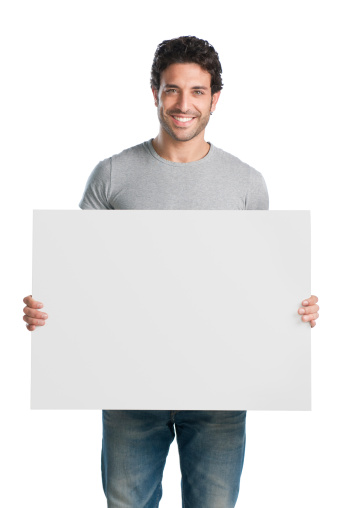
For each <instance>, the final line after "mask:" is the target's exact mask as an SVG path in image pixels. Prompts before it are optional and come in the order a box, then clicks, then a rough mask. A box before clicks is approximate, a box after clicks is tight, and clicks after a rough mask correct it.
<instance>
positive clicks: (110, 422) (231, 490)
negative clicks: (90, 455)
mask: <svg viewBox="0 0 337 508" xmlns="http://www.w3.org/2000/svg"><path fill="white" fill-rule="evenodd" d="M174 429H175V431H176V435H177V444H178V450H179V457H180V469H181V493H182V507H183V508H233V507H234V506H235V503H236V500H237V497H238V494H239V486H240V476H241V471H242V467H243V460H244V453H245V443H246V411H155V410H153V411H152V410H150V411H140V410H128V411H122V410H120V411H110V410H104V411H103V442H102V481H103V489H104V493H105V495H106V497H107V501H108V505H107V506H108V508H157V507H158V506H159V501H160V499H161V497H162V477H163V471H164V467H165V462H166V457H167V454H168V452H169V448H170V445H171V443H172V441H173V440H174V437H175V431H174Z"/></svg>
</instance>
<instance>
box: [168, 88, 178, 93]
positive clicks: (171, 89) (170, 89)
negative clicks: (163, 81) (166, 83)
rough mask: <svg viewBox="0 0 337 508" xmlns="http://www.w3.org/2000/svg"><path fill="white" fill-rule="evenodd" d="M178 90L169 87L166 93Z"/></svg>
mask: <svg viewBox="0 0 337 508" xmlns="http://www.w3.org/2000/svg"><path fill="white" fill-rule="evenodd" d="M176 91H177V90H176V89H175V88H169V89H168V90H166V93H170V92H176Z"/></svg>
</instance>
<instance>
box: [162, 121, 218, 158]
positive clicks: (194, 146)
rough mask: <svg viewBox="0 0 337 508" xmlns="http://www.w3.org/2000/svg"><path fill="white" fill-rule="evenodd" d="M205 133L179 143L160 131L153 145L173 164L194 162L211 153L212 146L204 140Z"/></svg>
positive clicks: (163, 131)
mask: <svg viewBox="0 0 337 508" xmlns="http://www.w3.org/2000/svg"><path fill="white" fill-rule="evenodd" d="M204 132H205V131H203V132H201V133H200V134H199V135H198V136H196V137H195V138H193V139H190V140H189V141H178V140H176V139H173V138H172V137H171V136H170V135H169V134H168V133H167V132H166V131H165V130H163V129H160V131H159V134H158V136H157V137H156V138H155V139H153V141H152V145H153V148H154V149H155V151H156V152H157V154H158V155H159V156H160V157H162V158H163V159H166V160H168V161H172V162H185V163H186V162H193V161H197V160H200V159H202V158H203V157H205V156H206V155H207V153H208V152H209V149H210V145H209V144H208V143H207V142H206V141H205V140H204Z"/></svg>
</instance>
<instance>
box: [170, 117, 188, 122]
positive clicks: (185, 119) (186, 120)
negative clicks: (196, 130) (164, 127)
mask: <svg viewBox="0 0 337 508" xmlns="http://www.w3.org/2000/svg"><path fill="white" fill-rule="evenodd" d="M173 118H175V119H176V120H178V121H179V122H189V121H190V120H192V119H193V116H191V117H190V118H186V117H180V116H174V117H173Z"/></svg>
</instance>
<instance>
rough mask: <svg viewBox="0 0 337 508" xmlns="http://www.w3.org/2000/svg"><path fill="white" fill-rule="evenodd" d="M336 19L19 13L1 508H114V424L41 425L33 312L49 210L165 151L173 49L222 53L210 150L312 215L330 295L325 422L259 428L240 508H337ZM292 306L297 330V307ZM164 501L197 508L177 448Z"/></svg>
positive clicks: (285, 9)
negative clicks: (184, 46)
mask: <svg viewBox="0 0 337 508" xmlns="http://www.w3.org/2000/svg"><path fill="white" fill-rule="evenodd" d="M334 7H335V2H333V1H327V0H323V1H320V2H318V1H316V2H313V1H306V2H304V1H299V0H292V1H289V0H286V1H285V0H284V1H282V2H275V1H259V0H258V1H254V2H251V1H248V0H247V1H237V0H236V1H231V2H227V1H221V2H220V1H218V2H216V1H214V2H204V1H203V2H200V1H195V2H189V3H186V5H185V3H182V2H154V1H148V2H147V1H144V2H137V3H136V2H134V3H131V2H113V1H97V0H96V1H95V2H87V1H81V2H77V1H76V2H75V1H71V0H67V1H58V2H46V1H44V2H42V1H40V2H37V1H34V0H31V1H30V2H23V1H21V2H20V1H19V2H9V1H7V2H3V3H2V7H1V11H0V19H1V21H0V38H1V40H0V43H1V49H2V56H1V70H2V79H1V83H0V86H1V94H0V97H1V102H2V104H1V146H2V148H1V161H0V162H1V177H2V180H1V183H2V186H1V220H2V223H1V239H2V240H3V245H4V247H3V248H2V252H1V286H2V287H1V316H2V326H1V357H0V358H1V360H0V361H1V364H0V376H1V379H0V381H1V383H0V386H1V433H0V449H1V467H2V468H3V473H2V488H1V492H0V504H1V505H3V506H6V507H8V508H11V507H17V506H34V507H35V508H39V507H45V506H48V507H49V508H52V507H59V506H63V507H64V508H68V507H74V506H81V507H93V506H95V507H99V506H102V507H103V506H105V501H104V495H103V491H102V488H101V478H100V446H101V413H100V412H99V411H30V409H29V392H30V340H31V339H30V333H29V332H27V330H26V328H25V324H24V322H23V321H22V308H23V307H24V304H23V303H22V298H23V297H24V296H26V295H28V294H30V293H31V263H32V210H33V209H78V202H79V200H80V198H81V196H82V192H83V190H84V185H85V182H86V180H87V178H88V176H89V173H90V172H91V170H92V169H93V167H94V166H95V165H96V163H97V162H98V161H99V160H102V159H104V158H106V157H109V156H110V155H112V154H114V153H118V152H119V151H121V150H122V149H124V148H127V147H130V146H133V145H135V144H138V143H141V142H142V141H144V140H147V139H150V138H151V137H155V135H156V134H157V131H158V120H157V116H156V109H155V107H154V103H153V98H152V94H151V91H150V87H149V79H150V67H151V63H152V59H153V55H154V52H155V49H156V46H157V44H159V43H160V42H161V41H163V40H164V39H170V38H173V37H177V36H180V35H196V36H197V37H200V38H204V39H207V40H208V41H209V42H210V43H211V44H213V45H214V47H215V49H216V50H217V51H218V53H219V56H220V60H221V62H222V67H223V81H224V89H223V91H222V95H221V98H220V102H219V104H218V106H217V109H216V111H215V113H214V114H213V116H212V118H211V121H210V124H209V126H208V127H207V131H206V140H208V141H211V142H213V143H214V144H215V145H216V146H218V147H220V148H222V149H224V150H226V151H228V152H230V153H232V154H234V155H236V156H238V157H239V158H240V159H242V160H243V161H245V162H247V163H249V164H250V165H252V166H253V167H255V168H256V169H257V170H259V171H260V172H262V174H263V175H264V177H265V180H266V182H267V186H268V190H269V195H270V209H272V210H311V212H312V293H313V294H316V295H318V296H319V304H320V306H321V313H320V318H319V319H318V321H317V326H316V327H315V329H314V330H313V331H312V374H313V404H312V405H313V411H312V412H303V413H294V412H249V413H248V416H247V433H248V435H247V450H246V458H245V466H244V470H243V475H242V486H241V493H240V496H239V501H238V503H237V507H238V508H251V507H255V506H258V507H259V508H270V507H273V508H279V507H280V508H281V507H282V508H283V507H284V506H287V507H288V508H293V507H297V506H306V507H316V506H322V507H323V506H324V507H334V506H336V504H337V494H336V490H335V487H334V483H335V474H336V471H335V455H336V451H337V446H336V444H337V443H336V431H335V422H336V416H337V412H336V402H335V401H336V397H335V387H336V383H337V379H336V367H335V364H336V360H335V353H336V346H335V340H336V331H335V328H336V324H335V315H334V314H335V307H336V301H335V292H336V289H335V287H336V273H335V260H336V258H337V252H336V247H335V246H334V239H335V238H334V237H335V219H336V211H335V206H334V200H335V196H336V188H335V183H336V170H337V164H336V162H337V160H336V159H337V157H336V150H335V144H336V113H337V108H336V94H335V90H336V89H337V83H336V73H335V51H334V48H335V47H336V43H337V40H336V39H337V37H336V31H335V26H336V17H335V15H334ZM307 296H309V295H303V298H305V297H307ZM275 305H276V306H277V307H278V308H279V311H280V320H281V319H282V301H275ZM88 307H90V300H88ZM45 310H46V311H48V309H45ZM64 312H65V313H66V312H67V309H66V308H65V309H64ZM299 319H300V318H299ZM303 326H309V325H307V324H304V323H303ZM163 488H164V495H163V499H162V502H161V504H160V507H161V508H168V507H170V508H171V507H172V508H173V507H174V508H175V507H178V506H181V501H180V471H179V463H178V455H177V449H176V441H174V443H173V444H172V445H171V450H170V454H169V456H168V460H167V466H166V468H165V473H164V483H163Z"/></svg>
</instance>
